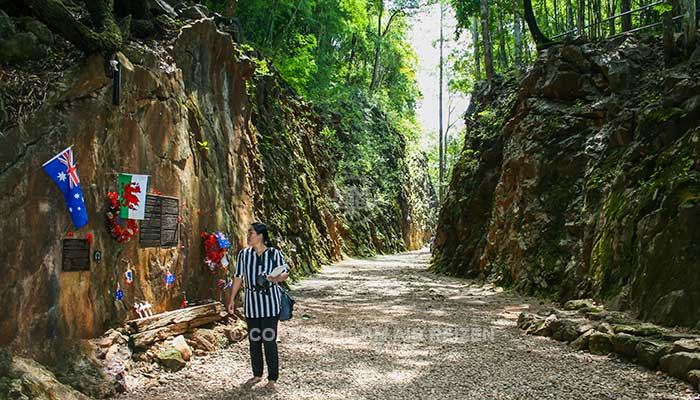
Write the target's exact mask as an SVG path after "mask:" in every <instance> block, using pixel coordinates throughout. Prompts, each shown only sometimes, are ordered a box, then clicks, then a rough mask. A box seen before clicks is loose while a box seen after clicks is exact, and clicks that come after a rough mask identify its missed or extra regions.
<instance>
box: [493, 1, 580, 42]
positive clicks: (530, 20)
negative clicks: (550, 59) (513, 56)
mask: <svg viewBox="0 0 700 400" xmlns="http://www.w3.org/2000/svg"><path fill="white" fill-rule="evenodd" d="M482 1H483V0H482ZM579 1H583V0H579ZM523 8H524V11H525V21H526V22H527V26H528V28H529V29H530V34H532V39H533V40H534V41H535V44H536V45H537V47H540V46H544V45H547V44H549V43H551V42H552V41H551V40H550V39H549V38H548V37H546V36H545V35H544V34H543V33H542V31H540V27H539V26H537V20H536V19H535V14H534V13H533V11H532V0H524V1H523Z"/></svg>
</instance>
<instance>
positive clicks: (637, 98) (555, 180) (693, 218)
mask: <svg viewBox="0 0 700 400" xmlns="http://www.w3.org/2000/svg"><path fill="white" fill-rule="evenodd" d="M661 54H662V49H661V46H660V43H656V42H654V41H646V42H641V41H638V40H637V39H634V38H625V39H624V40H621V41H618V43H615V46H613V44H609V45H606V44H601V45H600V46H598V47H594V46H593V45H586V46H581V47H577V46H573V45H567V46H553V47H551V48H549V49H547V50H546V51H543V52H542V53H541V54H540V56H539V58H538V61H537V62H536V63H535V64H534V66H533V67H532V69H531V70H530V71H529V72H528V73H527V75H526V76H524V77H523V79H522V80H521V81H520V82H519V83H518V82H515V81H513V80H503V81H501V80H496V81H495V82H494V83H493V84H492V85H491V86H489V87H485V86H480V87H477V89H476V90H475V93H474V95H473V101H472V103H471V105H470V108H469V109H468V110H467V113H466V119H467V125H468V126H469V130H468V131H469V132H470V133H469V134H468V136H467V137H466V140H465V148H464V151H463V152H462V154H461V158H460V160H459V161H458V163H457V165H456V166H455V169H454V171H453V175H452V182H451V183H450V189H449V192H448V195H447V196H446V200H445V204H444V206H443V207H442V209H441V214H440V218H439V223H438V225H439V229H438V232H439V234H438V237H437V241H436V252H435V255H434V259H433V263H434V265H435V269H436V270H438V271H444V272H448V273H451V274H455V275H460V276H481V277H491V278H494V279H496V280H497V281H498V282H500V283H501V284H504V285H512V286H515V287H516V288H517V289H520V290H522V291H524V292H527V293H532V294H543V295H548V296H552V295H553V296H556V297H558V298H559V299H560V300H570V299H579V298H594V299H595V300H596V301H601V302H603V303H606V304H607V305H608V306H610V307H612V308H620V309H629V310H632V311H634V312H635V313H636V315H637V316H639V317H641V318H642V319H644V320H647V321H651V322H654V323H658V324H661V325H667V326H674V325H679V326H686V327H700V319H699V317H698V316H699V315H700V297H699V296H700V291H699V290H698V288H697V282H700V269H698V268H697V260H700V246H697V243H699V242H700V228H699V227H700V183H699V182H700V169H699V164H698V162H697V160H698V159H700V130H698V129H697V127H698V125H700V106H699V105H698V104H700V102H697V101H695V100H693V99H695V98H696V97H697V96H698V95H700V85H698V84H697V82H700V73H699V72H698V71H697V69H696V68H693V67H692V65H691V63H682V64H679V65H677V66H675V67H673V68H671V69H665V67H664V66H663V62H662V59H663V57H662V56H661ZM664 76H668V78H665V79H664V78H663V77H664Z"/></svg>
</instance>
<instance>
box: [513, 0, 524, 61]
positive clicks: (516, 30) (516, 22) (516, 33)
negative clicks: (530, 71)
mask: <svg viewBox="0 0 700 400" xmlns="http://www.w3.org/2000/svg"><path fill="white" fill-rule="evenodd" d="M513 40H514V41H515V43H514V44H515V67H516V69H517V70H518V71H520V70H522V67H523V56H522V50H523V49H522V42H521V39H520V7H519V6H518V0H513Z"/></svg>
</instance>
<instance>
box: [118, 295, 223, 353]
mask: <svg viewBox="0 0 700 400" xmlns="http://www.w3.org/2000/svg"><path fill="white" fill-rule="evenodd" d="M225 316H226V311H225V309H224V305H223V304H221V303H220V302H218V301H216V302H212V303H209V304H203V305H199V306H194V307H187V308H183V309H180V310H173V311H168V312H164V313H161V314H156V315H153V316H151V317H146V318H139V319H134V320H131V321H127V323H126V325H127V328H128V330H129V332H130V333H131V340H132V342H133V344H134V347H138V348H145V347H148V346H149V345H150V344H152V343H155V342H157V341H160V340H165V339H166V338H168V337H169V336H176V335H180V334H182V333H185V332H188V331H190V330H192V329H194V328H196V327H199V326H202V325H206V324H209V323H212V322H216V321H219V320H220V319H222V318H223V317H225Z"/></svg>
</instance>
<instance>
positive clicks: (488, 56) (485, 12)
mask: <svg viewBox="0 0 700 400" xmlns="http://www.w3.org/2000/svg"><path fill="white" fill-rule="evenodd" d="M480 2H481V3H480V6H481V37H482V42H483V44H484V67H485V69H486V79H488V81H489V82H491V81H492V80H493V49H492V47H491V34H490V33H489V3H488V0H480Z"/></svg>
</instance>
